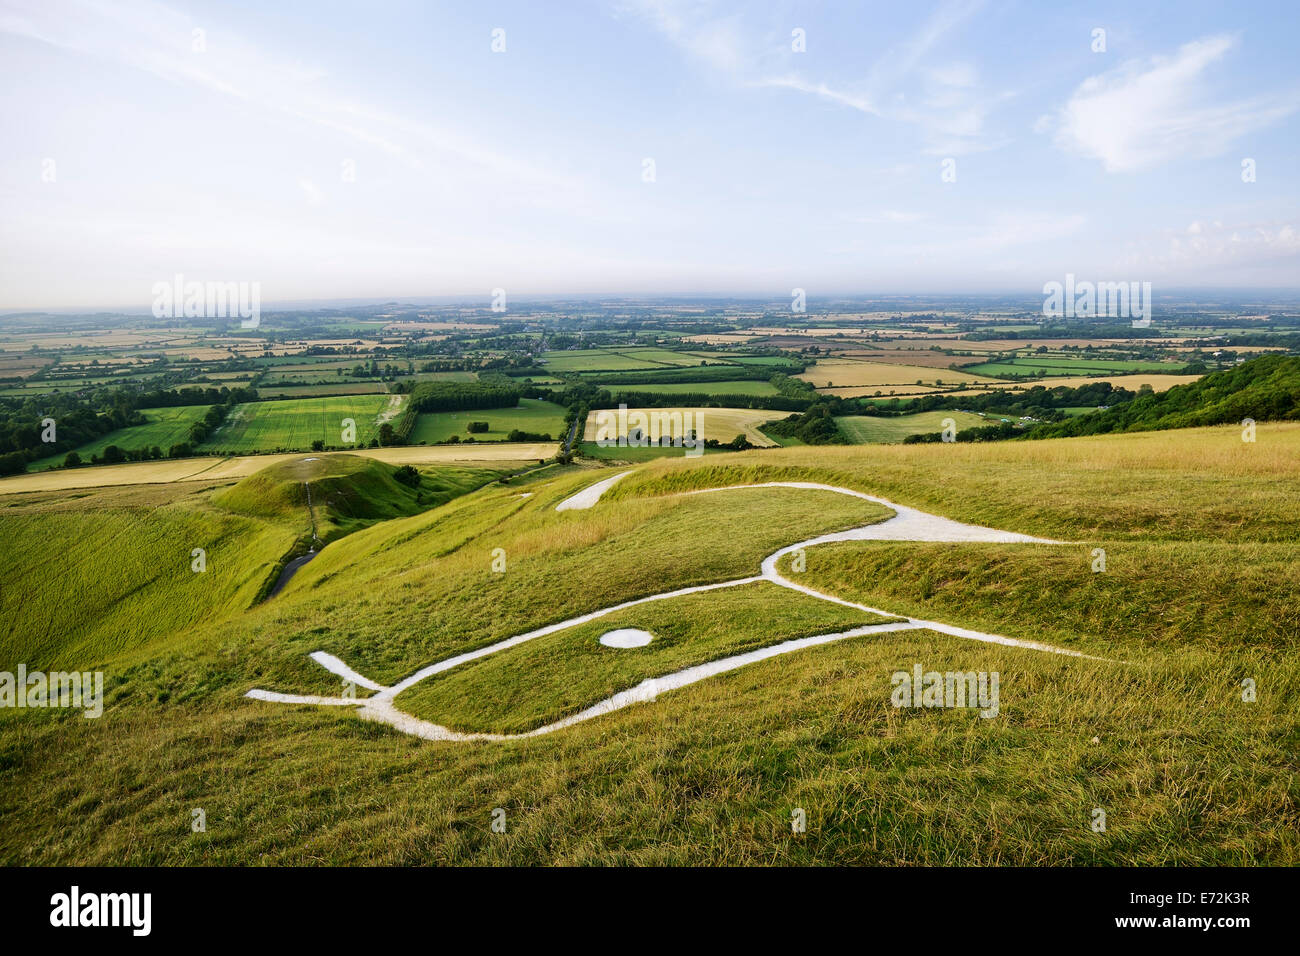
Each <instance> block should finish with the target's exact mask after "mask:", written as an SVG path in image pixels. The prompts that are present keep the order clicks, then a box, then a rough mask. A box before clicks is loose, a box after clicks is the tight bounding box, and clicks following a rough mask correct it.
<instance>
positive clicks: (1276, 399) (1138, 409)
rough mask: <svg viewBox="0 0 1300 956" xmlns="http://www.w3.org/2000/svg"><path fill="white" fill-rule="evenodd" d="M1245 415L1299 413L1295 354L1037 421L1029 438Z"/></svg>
mask: <svg viewBox="0 0 1300 956" xmlns="http://www.w3.org/2000/svg"><path fill="white" fill-rule="evenodd" d="M1246 418H1253V419H1255V420H1256V421H1276V420H1279V419H1297V418H1300V356H1287V355H1266V356H1263V357H1262V358H1257V359H1252V360H1251V361H1249V362H1243V363H1242V364H1241V365H1238V366H1237V367H1236V368H1230V369H1225V370H1224V371H1222V372H1212V373H1211V374H1209V375H1207V376H1205V377H1204V378H1201V379H1198V380H1197V381H1195V382H1189V383H1188V384H1186V385H1176V386H1174V387H1173V388H1171V389H1169V391H1167V392H1161V393H1159V394H1150V395H1139V396H1138V397H1137V398H1135V399H1134V400H1133V401H1131V402H1128V403H1127V404H1124V405H1118V406H1116V407H1114V408H1109V409H1107V410H1106V411H1103V412H1098V413H1096V414H1093V415H1083V416H1080V417H1079V418H1072V419H1070V420H1069V421H1065V422H1058V423H1055V424H1050V425H1040V426H1039V427H1037V428H1035V429H1034V430H1033V431H1032V432H1030V434H1029V435H1028V436H1027V437H1029V438H1065V437H1071V436H1075V435H1101V434H1105V433H1107V432H1124V431H1147V430H1151V429H1161V428H1191V427H1194V426H1197V425H1223V424H1227V423H1229V422H1240V421H1242V420H1243V419H1246Z"/></svg>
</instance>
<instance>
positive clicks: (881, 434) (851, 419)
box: [835, 411, 997, 445]
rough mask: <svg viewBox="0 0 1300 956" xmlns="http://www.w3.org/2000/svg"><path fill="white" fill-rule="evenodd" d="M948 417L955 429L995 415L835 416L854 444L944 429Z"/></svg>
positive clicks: (982, 422) (895, 439) (982, 423)
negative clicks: (954, 424) (955, 426)
mask: <svg viewBox="0 0 1300 956" xmlns="http://www.w3.org/2000/svg"><path fill="white" fill-rule="evenodd" d="M947 418H951V419H952V420H953V421H954V422H955V423H956V425H957V428H958V429H963V428H980V427H982V426H985V425H989V424H994V423H996V422H997V419H996V418H993V419H991V420H990V419H985V418H981V417H980V416H979V415H973V414H971V413H970V412H956V411H953V412H949V411H944V412H917V413H916V414H914V415H898V416H896V417H887V416H883V415H880V416H876V415H847V416H843V417H840V418H837V419H835V424H836V425H838V426H839V429H840V431H841V432H843V433H844V435H845V437H847V438H848V439H849V441H851V442H852V443H853V444H855V445H865V444H872V443H877V442H880V443H890V442H901V441H902V440H903V439H904V438H906V437H907V436H908V435H921V434H925V433H927V432H938V431H942V430H943V427H944V426H943V421H944V419H947Z"/></svg>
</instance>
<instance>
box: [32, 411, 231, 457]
mask: <svg viewBox="0 0 1300 956" xmlns="http://www.w3.org/2000/svg"><path fill="white" fill-rule="evenodd" d="M207 410H208V409H207V406H206V405H177V406H173V407H170V408H144V409H141V410H140V411H141V414H143V415H144V417H145V419H146V423H145V424H143V425H133V426H131V427H130V428H119V429H118V430H117V431H112V432H109V433H108V434H107V435H104V436H102V437H100V438H97V439H95V440H94V441H93V442H87V443H86V444H84V445H81V446H79V447H78V448H77V449H76V451H77V454H78V455H80V456H81V460H82V461H86V462H88V461H90V456H91V455H102V454H103V453H104V449H105V448H107V447H108V446H109V445H116V446H117V447H118V448H123V449H126V448H130V449H135V448H152V447H153V446H155V445H157V446H158V447H159V448H160V449H162V453H163V454H164V455H165V454H167V451H168V449H169V448H171V446H172V445H174V444H176V443H178V442H183V441H186V440H187V439H188V438H189V431H190V425H191V424H192V423H194V422H197V421H201V420H202V418H203V414H204V412H206V411H207ZM66 454H67V453H66V452H65V453H64V454H61V455H54V456H51V457H49V458H42V459H39V460H38V461H34V462H32V463H31V465H30V466H28V470H29V471H41V470H42V469H45V468H54V467H56V466H59V465H62V464H63V459H64V457H65V456H66Z"/></svg>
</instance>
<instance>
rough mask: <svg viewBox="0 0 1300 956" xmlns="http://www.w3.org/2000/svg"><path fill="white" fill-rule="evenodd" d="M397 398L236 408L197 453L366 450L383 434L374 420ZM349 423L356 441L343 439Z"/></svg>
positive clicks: (253, 404) (350, 398)
mask: <svg viewBox="0 0 1300 956" xmlns="http://www.w3.org/2000/svg"><path fill="white" fill-rule="evenodd" d="M392 397H393V396H391V395H356V396H337V397H334V398H291V399H284V400H279V401H269V402H247V403H245V404H242V405H236V406H235V407H234V408H233V409H231V411H230V414H229V416H228V417H227V419H226V421H225V422H224V423H223V424H222V425H221V426H220V427H219V428H218V429H217V430H216V431H215V432H213V434H212V435H211V436H209V438H208V440H207V441H206V442H204V443H203V444H202V445H201V446H199V449H198V450H199V451H204V452H222V453H228V454H235V455H244V454H249V453H251V452H260V451H275V450H277V449H283V450H285V451H305V450H307V449H310V448H311V444H312V442H313V441H317V440H320V441H323V442H324V443H325V444H326V445H327V446H332V447H341V446H343V445H345V444H360V445H365V444H368V443H369V442H370V439H371V438H374V437H375V435H376V434H377V433H378V431H379V426H378V425H377V424H376V423H375V419H376V417H377V416H378V415H379V414H380V412H382V411H384V410H385V409H387V408H388V407H389V403H390V399H391V398H392ZM348 418H350V419H352V420H353V422H354V423H355V424H356V441H355V442H345V441H344V440H343V434H342V429H343V421H344V419H348Z"/></svg>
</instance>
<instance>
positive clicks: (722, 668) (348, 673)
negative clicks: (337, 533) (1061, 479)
mask: <svg viewBox="0 0 1300 956" xmlns="http://www.w3.org/2000/svg"><path fill="white" fill-rule="evenodd" d="M628 474H631V472H629V471H625V472H620V473H619V474H617V475H614V476H612V477H610V478H607V479H605V480H603V481H599V482H596V483H595V484H593V485H591V486H589V487H587V488H585V489H583V490H582V491H580V492H578V493H577V494H575V495H572V496H570V497H569V498H566V499H565V500H564V501H562V502H560V504H558V505H556V510H557V511H563V510H574V509H586V508H591V507H593V506H594V505H595V504H596V503H597V502H599V500H600V498H601V496H602V495H604V493H605V492H606V491H608V490H609V488H610V487H612V486H613V484H614V483H615V482H616V481H618V480H619V479H621V478H623V477H625V476H626V475H628ZM745 488H794V489H799V490H806V491H827V492H832V493H835V494H843V495H850V496H852V497H855V498H861V499H863V500H865V501H871V502H875V503H876V504H880V505H883V506H884V507H886V508H890V509H892V510H893V511H894V515H893V516H892V517H890V518H887V519H886V520H884V521H880V522H877V523H874V524H869V525H864V526H862V527H859V528H852V529H850V530H848V531H839V532H834V533H831V534H824V535H820V536H818V537H815V538H809V539H808V540H806V541H801V542H799V543H798V544H792V545H789V546H788V547H785V548H782V549H780V550H779V551H776V552H774V553H773V554H771V555H768V557H766V558H765V559H764V560H763V562H762V566H761V568H762V573H761V574H759V575H756V576H753V577H747V578H737V579H734V580H731V581H722V582H720V583H717V584H704V585H698V586H695V587H687V588H678V589H676V590H673V591H665V592H663V593H661V594H652V595H650V596H648V597H643V598H636V599H635V600H631V601H624V602H623V603H621V604H614V605H611V606H609V607H606V608H601V609H600V610H596V611H591V612H589V613H587V614H582V615H579V616H577V617H572V618H569V619H568V620H565V621H560V622H558V623H556V624H549V625H547V626H545V627H540V628H537V629H536V630H532V631H528V632H526V633H524V634H519V635H516V636H514V637H510V638H507V639H505V640H502V641H497V642H496V643H494V644H489V645H487V646H485V647H481V648H478V649H477V650H473V651H467V652H465V653H463V654H457V655H455V656H453V657H449V658H446V659H445V660H442V661H438V662H436V663H433V664H430V665H428V666H427V667H423V668H421V669H420V670H418V671H416V672H415V673H414V674H412V675H411V676H410V677H407V678H406V679H405V680H402V681H400V682H399V683H397V684H394V685H392V686H391V687H386V686H384V685H382V684H379V683H377V682H375V681H372V680H370V679H369V678H367V677H364V676H362V675H361V674H358V673H357V672H356V671H354V670H352V669H351V668H350V667H348V666H347V665H346V664H344V663H343V661H341V660H339V658H337V657H335V656H334V655H332V654H326V653H324V652H323V651H317V652H315V653H313V654H312V655H311V658H312V660H315V661H316V662H317V663H319V664H321V666H323V667H325V668H326V669H327V670H330V671H331V672H333V673H335V674H338V675H340V676H342V677H344V678H345V679H348V680H351V681H353V682H354V683H357V684H359V685H360V686H363V687H367V688H369V689H371V690H374V691H376V693H375V695H374V696H373V697H369V698H365V699H362V700H351V699H345V698H330V697H313V696H300V695H294V694H279V693H276V692H274V691H265V690H251V691H249V692H248V693H247V694H246V695H245V696H247V697H251V698H253V699H256V700H266V701H273V702H276V703H298V704H325V705H352V706H356V707H357V714H358V716H360V717H362V718H363V719H365V720H373V721H378V722H380V723H384V724H387V725H389V726H390V727H393V728H394V729H396V730H400V731H402V732H403V733H407V734H412V735H414V736H416V737H421V738H423V739H425V740H444V741H457V742H469V741H504V740H517V739H522V738H525V737H536V736H540V735H542V734H547V733H552V732H554V731H556V730H561V729H563V728H565V727H571V726H573V725H574V724H577V723H581V722H583V721H586V720H591V719H592V718H594V717H599V716H602V715H604V714H608V713H612V712H613V711H616V710H621V709H622V708H624V707H628V706H631V705H632V704H635V703H643V702H648V701H652V700H654V699H655V698H656V697H657V696H658V694H660V693H663V692H665V691H668V690H676V689H678V688H680V687H685V686H687V685H689V684H694V683H696V682H697V681H701V680H705V679H706V678H708V677H712V676H715V675H717V674H722V673H726V672H727V671H731V670H735V669H737V668H739V667H744V666H745V665H746V664H752V663H755V662H757V661H761V660H767V659H768V658H771V657H777V656H780V655H782V654H789V653H793V652H795V651H799V650H803V649H804V648H807V647H814V646H817V645H820V644H829V643H832V642H834V641H840V640H845V639H846V638H850V637H860V636H863V635H867V634H876V633H887V632H891V631H901V630H931V631H937V632H939V633H941V634H948V635H951V636H953V637H960V638H964V639H966V640H973V641H980V642H983V643H989V644H999V645H1002V646H1005V647H1016V648H1021V649H1024V650H1032V651H1039V652H1042V653H1048V654H1060V655H1064V656H1067V657H1078V658H1083V659H1086V660H1105V658H1100V657H1093V656H1091V655H1088V654H1084V653H1082V652H1080V651H1075V650H1070V649H1068V648H1064V647H1056V646H1054V645H1051V644H1043V643H1041V642H1038V641H1027V640H1022V639H1020V638H1015V637H1006V636H1003V635H1001V634H988V633H985V632H982V631H975V630H971V629H969V628H963V627H956V626H954V625H951V624H943V623H940V622H938V621H924V620H920V619H919V618H906V617H904V620H902V621H896V622H889V623H884V624H869V625H865V626H863V627H858V628H854V629H852V630H848V631H840V632H837V633H834V634H822V635H817V636H813V637H803V638H796V639H793V640H789V641H783V642H781V643H778V644H773V645H771V646H770V647H765V648H760V649H758V650H755V651H748V652H746V653H743V654H736V655H732V656H730V657H723V658H720V659H718V660H715V661H710V662H708V663H706V664H699V665H696V666H694V667H688V668H686V669H685V670H681V671H676V672H674V673H671V674H666V675H663V676H661V677H652V678H648V679H647V680H644V681H642V682H641V683H640V684H638V685H637V686H636V687H633V688H630V689H629V690H625V691H620V692H619V693H617V694H614V695H613V696H611V697H607V698H605V699H604V700H602V701H599V702H597V703H596V704H593V705H592V706H591V707H588V708H586V709H585V710H581V711H579V712H577V713H575V714H572V715H570V716H568V717H565V718H563V719H561V720H558V721H555V722H553V723H550V724H546V725H544V726H542V727H537V728H535V729H533V730H530V731H527V732H525V733H520V734H490V733H462V732H460V731H455V730H451V729H450V728H447V727H443V726H442V725H440V724H435V723H433V722H431V721H427V720H423V719H422V718H419V717H415V716H413V715H411V714H407V713H405V712H404V711H400V710H398V709H397V707H396V706H395V704H394V703H393V699H394V698H395V697H396V696H397V695H398V694H400V693H402V692H403V691H405V690H408V689H410V688H411V687H413V686H415V685H416V684H418V683H420V682H421V681H423V680H425V679H427V678H429V677H432V676H433V675H434V674H439V673H442V672H444V671H448V670H451V669H452V668H454V667H458V666H460V665H461V664H464V663H467V662H469V661H472V660H477V659H478V658H481V657H486V656H489V655H491V654H496V653H498V652H500V651H504V650H508V649H509V648H512V647H517V646H519V645H520V644H524V643H526V642H528V641H531V640H534V639H536V638H539V637H544V636H546V635H547V634H554V633H556V632H558V631H562V630H566V629H568V628H570V627H576V626H578V625H580V624H585V623H587V622H589V621H594V620H597V619H599V618H602V617H605V616H606V615H608V614H612V613H614V612H615V611H621V610H624V609H626V608H630V607H635V606H637V605H639V604H647V603H649V602H651V601H662V600H667V599H669V598H675V597H682V596H684V595H687V594H700V593H703V592H705V591H716V590H720V589H722V588H732V587H739V586H741V585H746V584H755V583H758V582H760V581H767V582H770V583H772V584H776V585H779V586H780V587H784V588H789V589H791V590H793V591H798V592H800V593H801V594H805V595H807V596H809V597H813V598H817V599H818V600H822V601H829V602H831V603H834V604H839V605H842V606H844V607H850V608H854V609H856V610H859V611H864V612H866V613H869V614H875V615H879V616H882V617H903V615H895V614H892V613H891V612H889V611H884V610H881V609H879V608H873V607H868V606H866V605H864V604H857V603H854V602H853V601H847V600H845V599H843V598H840V597H836V596H834V595H831V594H825V593H823V592H821V591H818V590H815V589H814V588H810V587H808V586H806V585H803V584H798V583H796V582H794V581H791V580H790V579H789V578H786V577H784V576H783V575H782V574H781V573H780V572H779V571H777V564H778V562H779V561H780V559H781V558H782V557H784V556H785V555H787V554H792V553H794V552H797V551H801V550H803V549H805V548H809V547H813V546H815V545H818V544H829V543H832V542H839V541H918V542H944V543H956V542H966V541H975V542H1001V543H1017V544H1019V543H1032V544H1060V543H1061V542H1059V541H1053V540H1051V539H1048V538H1035V537H1031V536H1029V535H1024V534H1018V533H1016V532H1013V531H999V530H997V529H995V528H985V527H981V526H979V525H970V524H964V523H962V522H959V521H953V520H951V519H949V518H943V517H941V516H939V515H932V514H928V513H926V512H924V511H920V510H918V509H916V508H910V507H907V506H906V505H897V504H895V503H894V502H892V501H889V500H887V499H885V498H880V497H877V496H875V495H868V494H866V493H865V492H861V491H854V490H852V489H849V488H840V487H838V486H836V485H827V484H822V483H820V482H811V481H769V482H761V483H755V484H747V485H727V486H724V487H718V488H703V489H699V490H696V491H687V492H681V493H680V496H683V497H684V496H687V495H698V494H706V493H710V492H717V491H735V490H738V489H745ZM670 497H677V496H676V495H674V496H670Z"/></svg>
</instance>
